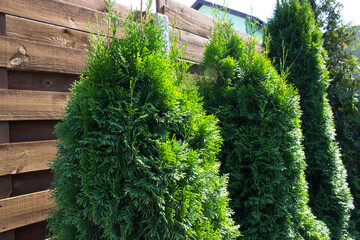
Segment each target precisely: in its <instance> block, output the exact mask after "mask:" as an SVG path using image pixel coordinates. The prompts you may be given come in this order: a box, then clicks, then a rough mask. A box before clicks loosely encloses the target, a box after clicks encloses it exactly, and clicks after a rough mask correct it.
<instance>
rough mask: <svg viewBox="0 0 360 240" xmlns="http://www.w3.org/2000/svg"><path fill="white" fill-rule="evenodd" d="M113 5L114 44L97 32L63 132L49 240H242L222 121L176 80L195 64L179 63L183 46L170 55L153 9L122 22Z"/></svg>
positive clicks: (61, 128)
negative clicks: (223, 167) (223, 151)
mask: <svg viewBox="0 0 360 240" xmlns="http://www.w3.org/2000/svg"><path fill="white" fill-rule="evenodd" d="M111 6H112V4H109V8H110V10H109V14H108V15H107V17H106V19H105V20H106V22H107V24H108V27H109V29H110V30H111V32H112V36H113V37H102V36H101V35H95V34H94V35H93V39H92V42H91V48H90V49H89V50H88V52H89V57H88V62H87V64H86V68H85V72H84V74H83V75H82V76H81V79H80V81H78V82H76V83H75V84H74V85H73V87H72V89H71V97H70V100H69V102H68V104H67V106H66V114H65V115H64V117H63V119H62V122H61V123H59V124H57V125H56V130H55V132H56V135H57V137H58V153H57V158H56V160H55V161H54V162H53V163H52V166H51V169H52V172H53V173H54V183H53V189H52V190H53V191H52V196H53V197H54V199H55V202H56V204H57V207H58V208H57V209H56V210H54V211H53V212H52V214H51V217H50V219H49V226H50V231H51V233H52V238H54V239H84V240H91V239H107V240H110V239H114V240H115V239H124V240H129V239H131V240H132V239H141V240H143V239H152V240H153V239H181V240H183V239H235V238H236V236H238V235H239V233H238V229H237V227H236V226H235V225H234V222H233V221H232V219H231V217H230V215H231V210H230V209H229V207H228V202H229V199H228V193H227V190H226V185H227V177H226V176H223V177H220V176H219V163H218V161H217V158H216V156H217V154H218V152H219V150H220V145H221V142H222V139H221V137H220V134H219V129H218V126H217V120H216V119H215V118H214V117H213V116H207V115H205V111H204V110H203V108H202V105H201V103H200V102H199V97H198V93H197V91H196V89H195V88H194V87H192V86H191V84H188V83H187V82H186V81H185V80H184V79H179V77H180V76H181V77H184V73H185V72H186V70H187V68H188V67H189V66H188V65H187V63H185V62H181V61H178V59H173V57H177V56H179V54H180V55H181V51H180V50H179V49H180V48H174V49H175V50H171V51H170V52H167V50H166V49H167V48H166V44H167V43H166V42H165V41H164V39H163V32H162V31H163V30H162V29H161V27H159V25H160V23H159V20H158V19H157V18H154V16H152V15H150V14H149V12H148V14H147V16H148V17H147V19H142V18H139V17H138V18H137V19H138V20H135V16H136V14H135V13H130V15H129V16H128V17H126V19H125V20H119V19H120V18H119V16H118V13H116V12H115V13H113V9H112V7H111ZM118 28H121V29H122V31H123V32H124V37H121V38H117V37H116V31H117V29H118ZM175 44H176V42H175ZM182 52H183V51H182ZM180 66H181V67H182V68H180ZM175 82H179V83H180V82H181V83H182V85H183V88H180V87H179V86H178V85H177V84H175Z"/></svg>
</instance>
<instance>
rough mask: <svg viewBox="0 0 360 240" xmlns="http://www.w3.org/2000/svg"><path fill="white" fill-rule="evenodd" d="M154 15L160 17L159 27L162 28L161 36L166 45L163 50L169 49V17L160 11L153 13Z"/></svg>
mask: <svg viewBox="0 0 360 240" xmlns="http://www.w3.org/2000/svg"><path fill="white" fill-rule="evenodd" d="M155 17H156V18H158V19H160V21H159V23H160V27H161V29H162V30H163V31H162V32H163V38H164V40H165V41H166V46H167V47H165V48H164V49H163V50H164V51H165V52H169V51H170V38H169V19H168V17H167V16H165V15H163V14H161V13H155Z"/></svg>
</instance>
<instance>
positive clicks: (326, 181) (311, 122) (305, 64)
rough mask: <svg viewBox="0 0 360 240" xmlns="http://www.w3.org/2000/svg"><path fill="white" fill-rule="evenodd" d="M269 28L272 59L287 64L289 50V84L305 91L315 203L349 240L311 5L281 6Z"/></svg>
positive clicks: (293, 0)
mask: <svg viewBox="0 0 360 240" xmlns="http://www.w3.org/2000/svg"><path fill="white" fill-rule="evenodd" d="M268 28H269V34H270V36H271V39H272V41H271V42H270V47H269V48H270V53H269V56H271V57H275V58H276V62H279V60H280V59H282V60H283V61H282V62H283V63H284V62H285V61H284V59H283V56H284V53H283V52H284V48H285V51H286V52H287V59H286V63H285V65H284V67H285V68H289V67H291V69H290V74H289V76H288V80H289V82H291V83H293V84H295V86H296V87H297V88H298V89H299V93H300V97H301V102H300V104H301V108H302V110H303V112H304V114H303V116H302V122H303V123H302V129H303V132H304V147H305V155H306V163H307V165H308V167H307V169H306V177H307V180H308V182H309V195H310V201H309V205H310V207H311V208H312V210H313V212H314V214H315V215H316V216H317V217H318V218H319V219H320V220H323V221H324V222H325V223H326V224H327V226H328V227H329V229H330V231H331V238H332V239H347V237H348V233H347V228H348V220H349V215H350V209H351V208H352V197H351V195H350V192H349V189H348V185H347V183H346V170H345V168H344V166H343V163H342V161H341V155H340V151H339V148H338V144H337V142H336V141H335V129H334V122H333V115H332V111H331V107H330V105H329V102H328V99H327V94H326V92H325V91H326V88H327V87H328V85H329V77H328V74H327V70H326V68H325V63H324V56H325V55H326V54H325V52H324V50H323V48H322V39H321V32H320V30H319V29H318V28H317V27H316V25H315V21H314V18H313V15H312V12H311V6H310V4H308V3H307V1H304V3H303V4H300V3H299V2H298V1H297V0H290V1H282V2H281V3H279V2H278V4H277V7H276V9H275V13H274V16H273V18H272V19H271V20H270V21H269V26H268ZM281 43H283V45H281ZM280 65H281V64H278V68H279V69H280Z"/></svg>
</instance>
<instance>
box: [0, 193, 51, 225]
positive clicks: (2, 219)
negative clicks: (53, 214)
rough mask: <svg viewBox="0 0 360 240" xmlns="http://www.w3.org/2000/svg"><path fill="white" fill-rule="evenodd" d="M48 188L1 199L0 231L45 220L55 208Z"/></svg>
mask: <svg viewBox="0 0 360 240" xmlns="http://www.w3.org/2000/svg"><path fill="white" fill-rule="evenodd" d="M49 197H50V192H49V191H48V190H45V191H41V192H36V193H31V194H27V195H21V196H17V197H12V198H6V199H3V200H0V232H5V231H9V230H12V229H15V228H19V227H23V226H26V225H29V224H33V223H37V222H41V221H44V219H45V218H46V217H47V215H48V213H49V211H50V210H52V209H54V208H55V204H54V202H53V201H51V200H49Z"/></svg>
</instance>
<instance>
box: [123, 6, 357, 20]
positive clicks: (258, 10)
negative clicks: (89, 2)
mask: <svg viewBox="0 0 360 240" xmlns="http://www.w3.org/2000/svg"><path fill="white" fill-rule="evenodd" d="M175 1H177V2H179V3H182V4H184V5H187V6H191V5H192V4H193V3H194V2H195V1H196V0H175ZM207 1H208V2H213V3H217V4H220V5H223V3H224V0H207ZM338 1H339V2H340V3H342V4H343V6H344V8H343V11H342V16H343V19H344V20H345V22H346V23H349V22H351V23H352V24H353V25H360V0H338ZM117 2H118V3H119V4H122V5H125V6H130V5H132V6H133V8H137V9H140V7H139V6H140V0H117ZM143 2H146V0H144V1H143ZM153 2H155V0H153ZM225 2H226V3H227V4H228V7H229V8H232V9H234V10H237V11H240V12H243V13H246V14H250V15H253V16H255V17H258V18H260V19H261V20H263V21H265V22H266V20H267V19H268V18H270V17H271V16H272V14H273V11H274V7H275V4H276V0H226V1H225ZM152 9H155V5H154V6H153V7H152Z"/></svg>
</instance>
